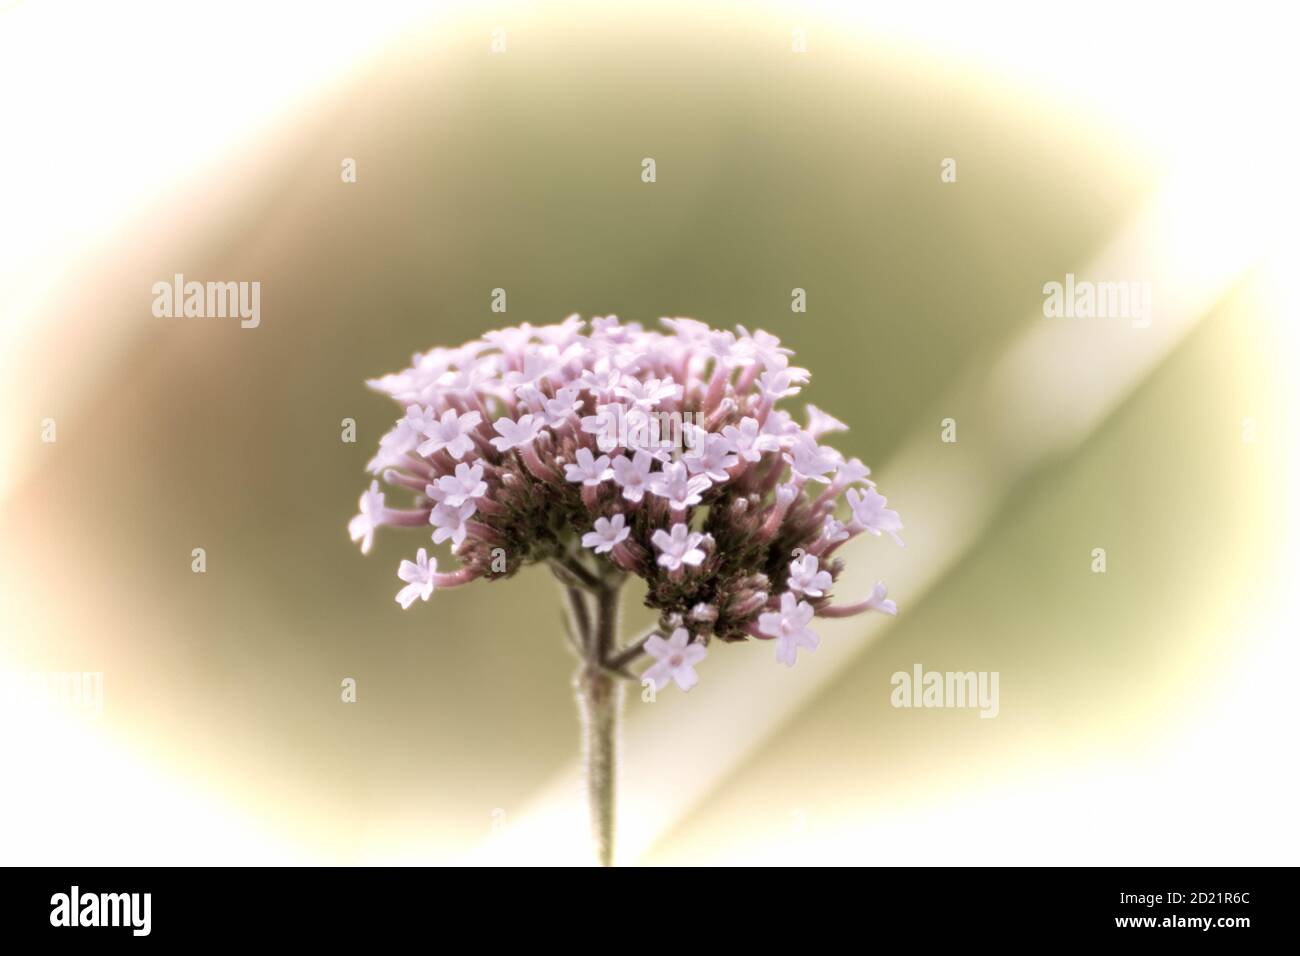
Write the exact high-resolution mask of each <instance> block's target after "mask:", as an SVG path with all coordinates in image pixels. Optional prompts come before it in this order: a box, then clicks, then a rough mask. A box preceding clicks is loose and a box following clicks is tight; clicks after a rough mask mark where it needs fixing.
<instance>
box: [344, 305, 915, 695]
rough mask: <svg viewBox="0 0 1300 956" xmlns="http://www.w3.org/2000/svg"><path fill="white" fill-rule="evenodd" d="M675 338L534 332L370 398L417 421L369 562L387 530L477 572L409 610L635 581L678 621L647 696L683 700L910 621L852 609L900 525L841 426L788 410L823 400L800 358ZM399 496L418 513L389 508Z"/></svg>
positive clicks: (398, 431) (422, 558)
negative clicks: (416, 537) (839, 634)
mask: <svg viewBox="0 0 1300 956" xmlns="http://www.w3.org/2000/svg"><path fill="white" fill-rule="evenodd" d="M662 322H663V325H664V327H665V331H662V332H661V331H651V330H646V329H644V328H642V327H641V326H640V325H639V324H636V323H622V322H620V321H619V320H618V319H617V318H615V317H613V316H610V317H607V318H594V319H592V320H591V322H590V328H588V327H587V323H585V322H583V321H582V320H581V319H579V318H578V317H577V316H571V317H570V318H568V319H566V320H565V321H563V322H561V323H558V324H556V325H548V326H539V327H535V326H531V325H528V324H527V323H525V324H524V325H521V326H519V327H517V328H506V329H499V330H496V331H493V332H489V333H487V334H486V335H484V336H483V337H482V338H481V339H476V340H474V341H472V342H469V343H466V344H465V345H462V346H460V347H459V348H454V349H451V348H435V349H433V350H432V351H430V352H426V353H424V354H420V355H416V356H415V357H414V360H413V362H412V364H411V366H410V368H407V369H405V370H403V371H401V372H397V373H395V374H392V375H386V376H384V377H382V378H379V379H376V380H373V381H371V382H369V383H368V384H369V385H370V386H371V387H372V388H374V389H376V390H377V391H380V392H383V393H385V394H387V395H389V396H391V397H392V398H393V399H394V400H395V401H396V402H397V403H398V404H399V405H400V406H401V407H402V408H403V410H404V414H403V416H402V417H401V418H400V419H398V421H397V423H396V425H395V426H394V427H393V428H392V430H390V431H389V432H388V433H387V434H386V435H385V436H384V437H383V439H382V440H381V441H380V444H379V451H378V454H377V455H376V456H375V457H374V459H373V460H372V461H371V462H370V463H369V465H368V466H367V467H368V469H369V470H370V472H371V473H372V474H374V475H375V476H377V479H376V480H375V481H372V482H371V484H370V488H369V490H367V491H366V492H364V493H363V494H362V496H361V510H360V514H358V515H357V516H356V517H355V518H353V519H352V521H351V523H350V525H349V532H350V533H351V536H352V539H353V540H354V541H359V542H360V543H361V550H362V551H363V552H366V551H368V550H369V549H370V546H371V543H372V541H373V536H374V533H375V529H376V528H378V527H380V526H381V525H393V526H401V527H423V528H426V529H428V528H432V539H433V542H434V543H435V544H441V543H443V542H450V547H451V551H452V553H453V554H454V555H455V557H456V558H457V559H458V560H459V562H460V567H459V568H458V569H456V570H454V571H451V572H447V573H443V572H439V571H438V562H437V559H436V558H435V557H431V556H430V554H429V552H428V550H427V549H426V548H421V549H420V550H419V553H418V555H417V556H416V560H415V561H403V562H402V563H401V566H400V568H399V569H398V575H399V577H400V578H401V580H402V581H403V582H404V585H405V586H404V587H402V589H401V590H400V591H399V592H398V594H397V600H398V602H399V603H401V605H402V607H404V608H405V607H409V606H410V605H411V604H412V603H414V602H415V601H416V600H417V599H423V600H428V599H429V597H430V595H431V594H432V593H433V591H434V590H436V589H438V588H447V587H455V586H458V585H461V584H466V583H468V582H470V581H472V580H475V579H477V578H488V579H496V578H501V577H508V576H510V575H513V574H514V573H515V572H516V571H518V569H519V568H520V567H522V566H524V565H526V564H530V563H534V562H538V561H545V562H548V563H550V564H551V565H552V567H553V568H554V569H557V571H560V572H562V573H563V574H564V575H566V576H569V577H572V578H574V579H576V580H577V581H578V582H582V581H590V582H599V581H607V580H610V579H618V578H621V577H625V576H627V575H637V576H639V577H641V578H642V579H644V581H645V582H646V585H647V593H646V604H647V606H649V607H650V608H652V609H654V610H655V611H657V612H658V615H659V621H658V628H657V631H658V633H656V634H654V635H652V636H650V637H649V638H648V639H647V640H646V641H645V642H644V643H643V645H642V646H641V648H640V649H641V650H644V652H646V653H648V654H650V655H651V656H652V657H654V658H655V663H654V664H653V665H652V666H651V667H650V668H649V669H648V670H647V671H646V672H645V674H644V675H643V677H644V678H647V679H650V680H653V681H654V682H655V684H656V685H657V686H660V687H662V686H664V685H665V684H666V683H667V682H668V681H669V680H673V681H675V682H676V683H677V684H678V686H680V687H682V688H683V689H686V688H689V687H690V686H692V685H693V684H694V683H695V680H696V675H695V672H694V665H695V664H696V663H697V662H698V661H699V660H700V659H701V658H702V657H703V656H704V652H705V648H706V647H707V645H708V643H709V642H710V641H711V640H714V639H717V640H720V641H742V640H747V639H749V638H758V639H762V640H774V641H775V643H776V657H777V659H778V660H779V661H781V662H783V663H785V664H789V665H792V664H794V662H795V658H796V655H797V652H798V649H799V648H800V647H803V648H805V649H807V650H809V651H811V650H814V649H815V648H816V647H817V644H818V637H817V635H816V634H815V633H814V632H813V630H812V629H811V627H810V625H811V623H812V621H813V618H815V617H843V616H847V615H851V614H858V613H862V612H864V611H869V610H876V611H883V612H885V613H888V614H893V613H895V611H896V608H895V606H894V602H893V601H891V600H889V599H888V598H887V597H886V591H885V588H884V586H883V585H882V584H877V585H876V587H875V589H874V590H873V592H872V593H871V594H870V595H869V596H867V597H866V598H865V599H863V600H861V601H858V602H856V603H853V604H848V605H837V604H834V603H833V602H832V597H831V592H832V590H833V588H834V586H835V581H836V579H837V578H838V577H839V575H840V572H841V571H842V569H843V561H842V559H840V558H836V557H835V552H836V550H837V549H838V548H839V547H840V546H841V545H842V544H843V543H844V542H845V541H848V540H849V539H851V538H853V537H854V536H856V535H858V534H861V533H862V532H864V531H865V532H868V533H870V534H872V535H880V534H887V535H889V536H890V537H892V538H893V539H894V540H895V541H897V542H898V543H899V544H902V541H901V540H900V539H899V537H898V532H899V530H900V529H901V528H902V523H901V522H900V520H899V517H898V514H897V513H896V512H894V511H892V510H890V509H889V508H887V507H886V500H885V498H884V497H883V496H882V495H881V494H880V493H879V492H878V491H877V490H876V487H875V483H874V482H873V481H872V480H871V479H870V477H869V476H870V470H869V469H868V468H867V467H866V466H865V465H864V464H863V463H862V462H861V461H859V460H858V459H856V458H848V459H846V458H845V457H844V456H843V455H842V454H840V453H839V452H837V451H836V450H834V449H833V448H830V447H829V446H827V445H824V444H822V443H821V438H822V436H823V435H826V434H828V433H831V432H835V431H842V430H844V429H845V428H846V426H845V425H844V424H843V423H841V422H840V421H838V420H836V419H835V418H832V417H831V416H830V415H828V414H826V413H824V412H822V411H820V410H819V409H818V408H816V407H815V406H813V405H808V406H807V407H806V410H805V418H806V423H805V424H804V425H799V424H798V423H797V422H795V421H794V420H793V418H792V417H791V415H790V413H789V412H787V411H785V410H783V409H781V408H778V407H777V406H778V404H779V403H781V402H782V400H784V399H788V398H791V397H792V396H794V395H797V394H798V393H799V391H800V388H801V386H803V385H804V384H806V383H807V381H808V378H809V375H808V372H807V371H806V370H804V369H801V368H796V367H794V366H792V365H791V364H790V357H791V355H792V354H793V353H792V352H791V351H790V350H789V349H787V348H783V347H782V346H781V343H780V341H779V340H778V339H777V338H775V337H774V336H772V335H769V334H767V333H765V332H762V331H755V332H753V333H750V332H749V331H747V330H746V329H745V328H744V327H743V326H738V327H737V328H736V331H735V332H729V331H718V330H715V329H711V328H709V327H708V326H707V325H705V324H704V323H702V322H698V321H696V320H694V319H682V318H676V319H663V320H662ZM379 478H382V480H383V481H384V482H385V483H386V484H387V485H388V486H390V487H391V488H398V489H406V490H409V491H410V492H413V493H414V497H415V500H414V504H413V506H412V507H411V508H405V509H396V508H390V507H388V505H387V503H386V493H385V491H383V490H381V487H380V484H379V481H378V479H379ZM665 635H666V636H665Z"/></svg>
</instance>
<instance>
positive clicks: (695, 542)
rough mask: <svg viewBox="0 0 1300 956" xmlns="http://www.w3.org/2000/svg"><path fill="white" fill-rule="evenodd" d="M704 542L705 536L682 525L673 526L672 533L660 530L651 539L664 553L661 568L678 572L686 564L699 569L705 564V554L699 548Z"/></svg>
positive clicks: (660, 562) (660, 560)
mask: <svg viewBox="0 0 1300 956" xmlns="http://www.w3.org/2000/svg"><path fill="white" fill-rule="evenodd" d="M703 540H704V535H702V534H700V533H699V532H698V531H691V530H690V529H689V528H688V527H687V526H686V525H684V524H680V523H679V524H675V525H673V530H672V533H669V532H667V531H664V530H663V529H662V528H660V529H659V530H658V531H656V532H655V533H654V534H653V535H651V537H650V543H651V544H653V545H654V546H655V547H656V548H658V549H659V550H660V551H661V552H663V553H662V554H660V555H659V564H660V566H661V567H665V568H667V569H668V570H669V571H676V570H678V569H679V568H681V566H682V565H684V564H689V565H691V566H692V567H698V566H699V565H700V564H701V563H703V561H704V552H703V551H701V550H700V548H699V544H700V542H701V541H703Z"/></svg>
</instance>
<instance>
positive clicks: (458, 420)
mask: <svg viewBox="0 0 1300 956" xmlns="http://www.w3.org/2000/svg"><path fill="white" fill-rule="evenodd" d="M482 420H483V416H481V415H480V414H479V413H478V412H466V413H465V414H463V415H458V414H456V410H455V409H454V408H449V409H447V410H446V411H445V412H443V413H442V418H440V419H438V421H436V422H432V423H429V424H427V425H426V426H425V427H424V434H425V435H426V436H427V437H428V441H426V442H424V443H423V444H421V445H420V447H419V449H418V450H419V452H420V454H421V455H424V456H426V457H428V456H429V455H433V454H436V453H437V452H440V451H446V452H447V454H449V455H451V457H452V458H455V459H456V460H457V461H459V460H460V459H462V458H464V457H465V456H466V455H468V454H469V453H470V452H471V451H473V450H474V440H473V439H472V438H470V432H472V431H473V430H474V429H475V428H476V427H477V426H478V423H479V422H480V421H482Z"/></svg>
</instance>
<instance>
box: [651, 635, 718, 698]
mask: <svg viewBox="0 0 1300 956" xmlns="http://www.w3.org/2000/svg"><path fill="white" fill-rule="evenodd" d="M645 651H646V653H647V654H649V655H650V656H651V657H653V658H654V659H655V663H654V664H651V665H650V666H649V667H647V668H646V669H645V671H644V673H642V674H641V680H643V681H647V680H648V681H652V682H653V683H654V686H655V691H656V692H658V691H661V690H663V689H664V688H665V687H667V686H668V682H669V681H670V680H671V681H672V682H673V683H675V684H676V685H677V686H678V687H680V688H681V689H682V690H684V691H686V690H690V689H691V688H692V687H694V686H695V685H696V684H697V683H699V680H700V678H699V675H697V674H696V673H695V665H696V664H698V663H699V662H700V661H702V660H704V655H705V654H706V653H708V652H707V651H706V650H705V648H704V645H703V644H701V643H700V642H699V641H692V640H691V635H690V632H689V631H687V630H686V628H684V627H679V628H677V630H675V631H673V633H672V636H671V637H670V638H668V640H666V641H665V640H664V639H663V638H662V637H660V636H659V635H658V634H651V635H650V636H649V637H648V638H646V642H645Z"/></svg>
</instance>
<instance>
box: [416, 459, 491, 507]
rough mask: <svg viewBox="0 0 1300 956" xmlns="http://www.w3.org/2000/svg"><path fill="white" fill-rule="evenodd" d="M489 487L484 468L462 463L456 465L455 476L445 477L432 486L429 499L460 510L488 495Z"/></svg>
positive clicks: (429, 490)
mask: <svg viewBox="0 0 1300 956" xmlns="http://www.w3.org/2000/svg"><path fill="white" fill-rule="evenodd" d="M487 487H488V486H487V482H486V481H484V480H483V466H482V465H473V466H471V465H467V464H466V463H465V462H463V461H462V462H460V463H459V464H458V465H456V471H455V473H454V474H451V475H443V476H442V477H441V478H439V479H438V484H437V485H436V486H435V485H430V486H429V489H428V493H429V497H431V498H434V499H435V500H437V501H439V502H440V503H442V504H444V505H450V506H451V507H453V508H459V507H460V506H461V505H463V504H464V503H465V502H467V501H470V500H471V499H474V498H482V497H483V496H484V495H486V494H487Z"/></svg>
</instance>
